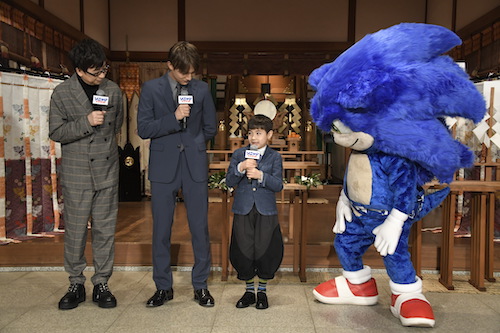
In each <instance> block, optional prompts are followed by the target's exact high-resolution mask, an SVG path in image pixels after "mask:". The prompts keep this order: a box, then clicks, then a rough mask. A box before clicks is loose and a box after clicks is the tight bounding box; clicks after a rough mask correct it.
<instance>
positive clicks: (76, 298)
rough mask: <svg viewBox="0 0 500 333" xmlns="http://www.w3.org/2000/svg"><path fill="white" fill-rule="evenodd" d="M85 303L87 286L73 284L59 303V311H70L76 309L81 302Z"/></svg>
mask: <svg viewBox="0 0 500 333" xmlns="http://www.w3.org/2000/svg"><path fill="white" fill-rule="evenodd" d="M84 301H85V286H84V285H83V284H80V283H72V284H71V285H70V286H69V288H68V292H67V293H66V294H65V295H64V296H63V298H61V300H60V301H59V309H61V310H69V309H74V308H76V307H77V306H78V304H80V303H81V302H84Z"/></svg>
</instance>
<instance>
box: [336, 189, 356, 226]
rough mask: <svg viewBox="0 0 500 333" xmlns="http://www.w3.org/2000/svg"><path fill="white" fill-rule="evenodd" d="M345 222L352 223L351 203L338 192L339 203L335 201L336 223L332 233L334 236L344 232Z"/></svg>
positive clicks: (343, 194)
mask: <svg viewBox="0 0 500 333" xmlns="http://www.w3.org/2000/svg"><path fill="white" fill-rule="evenodd" d="M345 221H347V222H351V221H352V208H351V202H350V201H349V199H348V198H347V196H346V195H345V193H344V190H342V192H340V198H339V201H337V211H336V221H335V225H334V226H333V229H332V231H333V232H334V233H336V234H341V233H343V232H344V231H345Z"/></svg>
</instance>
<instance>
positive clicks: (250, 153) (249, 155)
mask: <svg viewBox="0 0 500 333" xmlns="http://www.w3.org/2000/svg"><path fill="white" fill-rule="evenodd" d="M245 158H246V159H248V158H250V159H253V160H258V159H260V153H259V152H258V151H257V150H251V149H248V150H246V151H245Z"/></svg>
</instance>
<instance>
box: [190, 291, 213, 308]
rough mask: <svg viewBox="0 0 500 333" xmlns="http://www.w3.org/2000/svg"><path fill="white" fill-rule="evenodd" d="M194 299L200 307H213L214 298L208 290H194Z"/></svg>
mask: <svg viewBox="0 0 500 333" xmlns="http://www.w3.org/2000/svg"><path fill="white" fill-rule="evenodd" d="M194 299H195V300H197V301H198V303H199V304H200V305H201V306H206V307H211V306H214V305H215V301H214V298H213V297H212V295H210V292H209V291H208V289H198V290H195V291H194Z"/></svg>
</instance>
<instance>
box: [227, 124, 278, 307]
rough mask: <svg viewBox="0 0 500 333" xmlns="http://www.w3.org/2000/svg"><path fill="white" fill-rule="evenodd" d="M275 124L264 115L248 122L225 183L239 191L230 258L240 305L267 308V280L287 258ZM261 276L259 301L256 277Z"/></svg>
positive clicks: (234, 207)
mask: <svg viewBox="0 0 500 333" xmlns="http://www.w3.org/2000/svg"><path fill="white" fill-rule="evenodd" d="M272 128H273V123H272V121H271V119H269V118H268V117H266V116H263V115H255V116H254V117H252V118H251V119H250V121H249V122H248V142H249V144H250V145H249V146H248V147H242V148H240V149H238V150H236V151H235V152H234V153H233V156H232V158H231V163H230V165H229V169H228V172H227V176H226V182H227V185H228V186H230V187H236V191H235V194H234V204H233V213H234V220H233V232H232V237H231V246H230V251H229V252H230V260H231V264H232V265H233V267H234V268H235V269H236V271H237V272H238V279H240V280H243V281H245V282H246V291H245V293H244V294H243V296H242V297H241V298H240V300H239V301H238V302H237V303H236V307H237V308H246V307H248V306H250V305H251V304H254V303H256V305H255V307H256V308H257V309H267V308H268V307H269V305H268V301H267V296H266V284H267V280H269V279H272V278H274V273H276V271H277V270H278V267H279V266H280V264H281V260H282V259H283V238H282V236H281V230H280V225H279V222H278V210H277V208H276V192H279V191H281V190H282V189H283V180H282V179H283V178H282V177H283V176H282V174H283V162H282V158H281V155H280V154H279V153H278V152H277V151H275V150H273V149H271V148H268V147H267V143H268V142H269V140H271V138H272V136H273V131H272ZM255 275H257V276H258V277H259V286H258V288H257V301H256V297H255V291H254V277H255Z"/></svg>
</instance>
